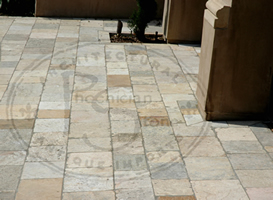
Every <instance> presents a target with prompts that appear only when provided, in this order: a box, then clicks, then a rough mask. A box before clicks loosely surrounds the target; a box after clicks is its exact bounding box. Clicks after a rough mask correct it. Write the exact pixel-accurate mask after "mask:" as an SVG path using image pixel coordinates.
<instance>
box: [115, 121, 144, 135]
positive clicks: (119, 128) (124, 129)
mask: <svg viewBox="0 0 273 200" xmlns="http://www.w3.org/2000/svg"><path fill="white" fill-rule="evenodd" d="M111 130H112V131H111V132H112V133H113V134H119V133H139V132H140V125H139V121H138V120H130V121H111Z"/></svg>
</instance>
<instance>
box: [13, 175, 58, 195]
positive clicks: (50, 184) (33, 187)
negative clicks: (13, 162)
mask: <svg viewBox="0 0 273 200" xmlns="http://www.w3.org/2000/svg"><path fill="white" fill-rule="evenodd" d="M62 183H63V179H34V180H22V181H21V183H20V185H19V188H18V192H17V195H16V200H29V199H41V200H46V199H52V200H59V199H61V196H62Z"/></svg>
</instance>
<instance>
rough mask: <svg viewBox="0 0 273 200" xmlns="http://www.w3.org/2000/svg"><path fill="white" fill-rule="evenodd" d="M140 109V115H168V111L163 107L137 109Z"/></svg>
mask: <svg viewBox="0 0 273 200" xmlns="http://www.w3.org/2000/svg"><path fill="white" fill-rule="evenodd" d="M137 111H138V115H139V116H140V117H145V116H146V117H149V116H158V117H163V116H165V117H167V116H168V114H167V111H166V109H165V108H161V109H142V108H140V109H137Z"/></svg>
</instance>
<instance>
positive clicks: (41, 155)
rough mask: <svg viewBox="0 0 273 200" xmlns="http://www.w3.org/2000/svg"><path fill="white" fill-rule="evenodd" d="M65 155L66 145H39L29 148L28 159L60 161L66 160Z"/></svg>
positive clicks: (31, 160)
mask: <svg viewBox="0 0 273 200" xmlns="http://www.w3.org/2000/svg"><path fill="white" fill-rule="evenodd" d="M65 157H66V147H65V146H37V147H30V148H29V150H28V156H27V161H30V162H33V161H37V162H42V161H49V162H58V161H65Z"/></svg>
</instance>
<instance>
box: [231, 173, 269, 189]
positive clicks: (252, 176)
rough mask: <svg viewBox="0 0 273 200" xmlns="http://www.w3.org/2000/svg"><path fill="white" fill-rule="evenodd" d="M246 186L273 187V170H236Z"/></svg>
mask: <svg viewBox="0 0 273 200" xmlns="http://www.w3.org/2000/svg"><path fill="white" fill-rule="evenodd" d="M236 173H237V175H238V177H239V179H240V181H241V183H242V185H243V186H244V187H246V188H261V187H264V188H269V187H273V170H236Z"/></svg>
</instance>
